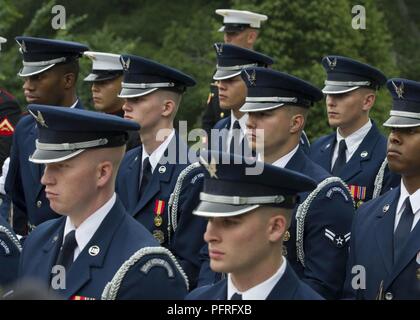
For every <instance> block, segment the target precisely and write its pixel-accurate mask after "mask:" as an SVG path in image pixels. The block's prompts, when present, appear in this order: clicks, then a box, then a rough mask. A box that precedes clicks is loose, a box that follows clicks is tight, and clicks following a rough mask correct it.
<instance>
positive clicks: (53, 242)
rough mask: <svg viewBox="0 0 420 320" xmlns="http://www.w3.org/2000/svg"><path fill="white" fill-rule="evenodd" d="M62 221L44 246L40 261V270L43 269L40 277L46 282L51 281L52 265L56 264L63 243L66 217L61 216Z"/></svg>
mask: <svg viewBox="0 0 420 320" xmlns="http://www.w3.org/2000/svg"><path fill="white" fill-rule="evenodd" d="M61 220H62V221H61V223H60V224H59V225H58V228H57V229H56V231H55V232H54V234H53V235H52V236H51V238H50V239H49V240H48V241H47V242H46V243H45V245H44V246H43V247H42V258H41V259H40V261H39V266H38V270H40V271H41V274H40V277H41V278H42V279H44V280H45V283H50V282H51V277H52V276H53V275H52V274H51V271H52V267H53V266H54V265H55V263H56V260H57V256H58V252H59V251H60V248H61V244H62V243H63V232H64V225H65V221H66V218H65V217H63V218H61Z"/></svg>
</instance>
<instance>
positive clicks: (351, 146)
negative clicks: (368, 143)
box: [331, 119, 372, 170]
mask: <svg viewBox="0 0 420 320" xmlns="http://www.w3.org/2000/svg"><path fill="white" fill-rule="evenodd" d="M370 128H372V121H371V120H370V119H369V121H368V122H366V124H365V125H364V126H363V127H361V128H360V129H359V130H357V131H355V132H353V133H352V134H351V135H349V136H348V137H347V138H343V136H342V135H341V134H340V130H339V129H338V128H337V132H336V135H337V138H336V139H337V143H336V144H335V146H334V153H333V156H332V159H331V170H332V168H333V167H334V164H335V160H337V158H338V147H339V145H340V142H341V140H343V139H344V140H345V141H346V146H347V149H346V162H348V161H349V160H350V159H351V157H352V156H353V154H354V153H355V152H356V150H357V148H359V146H360V144H361V143H362V141H363V139H364V138H365V137H366V135H367V134H368V133H369V130H370Z"/></svg>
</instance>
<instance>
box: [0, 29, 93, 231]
mask: <svg viewBox="0 0 420 320" xmlns="http://www.w3.org/2000/svg"><path fill="white" fill-rule="evenodd" d="M16 41H17V42H18V43H19V45H20V51H21V53H22V56H23V68H22V70H21V71H20V72H19V73H18V75H19V76H20V77H22V78H23V79H24V85H23V90H24V94H25V97H26V101H27V102H28V103H38V104H49V105H55V106H64V107H71V108H73V107H74V108H81V107H82V106H81V103H80V101H79V100H78V99H77V96H76V81H77V77H78V72H79V64H78V58H79V57H80V56H81V55H82V53H83V51H85V50H87V49H88V48H87V47H86V46H85V45H82V44H80V43H76V42H70V41H61V40H51V39H42V38H33V37H23V36H22V37H16ZM36 138H37V131H36V125H35V122H34V119H33V118H32V117H31V116H29V115H28V116H25V117H23V118H22V119H21V121H19V123H18V125H17V126H16V130H15V133H14V135H13V147H12V150H11V154H10V166H9V171H8V174H7V178H6V184H5V189H6V193H7V195H8V197H9V198H10V199H11V201H12V203H13V213H14V216H13V217H12V220H13V228H14V230H15V231H16V233H18V234H21V235H25V234H27V233H28V231H30V229H32V228H33V227H35V226H37V225H38V224H40V223H41V222H44V221H46V220H49V219H52V218H57V217H58V215H57V214H56V213H55V212H54V211H53V210H51V208H50V206H49V203H48V201H47V199H46V198H45V192H44V187H43V186H42V184H41V182H40V180H41V176H42V171H43V166H42V165H39V164H35V163H31V162H30V161H28V158H29V157H30V155H32V153H33V152H34V150H35V140H36ZM28 226H29V230H28Z"/></svg>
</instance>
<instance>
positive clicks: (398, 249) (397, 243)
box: [394, 197, 414, 263]
mask: <svg viewBox="0 0 420 320" xmlns="http://www.w3.org/2000/svg"><path fill="white" fill-rule="evenodd" d="M404 204H405V209H404V211H403V212H402V214H401V218H400V221H399V222H398V226H397V229H396V230H395V233H394V263H395V262H397V261H398V259H399V257H400V256H401V253H402V251H403V249H404V247H405V245H406V243H407V239H408V237H409V236H410V232H411V227H412V226H413V220H414V214H413V209H412V208H411V203H410V198H409V197H407V198H406V199H405V201H404Z"/></svg>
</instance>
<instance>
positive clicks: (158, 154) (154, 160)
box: [141, 129, 175, 173]
mask: <svg viewBox="0 0 420 320" xmlns="http://www.w3.org/2000/svg"><path fill="white" fill-rule="evenodd" d="M174 137H175V129H172V131H171V133H170V134H169V136H168V137H167V138H166V139H165V141H163V143H162V144H161V145H160V146H159V147H157V148H156V150H155V151H153V152H152V154H151V155H149V154H148V153H147V151H146V149H145V148H144V146H143V154H142V157H141V163H143V161H144V159H146V158H147V157H149V162H150V167H151V169H152V173H153V171H154V170H155V168H156V166H157V165H158V163H159V161H160V159H161V158H162V156H163V154H164V153H165V151H166V149H167V148H168V146H169V143H170V142H171V140H172V139H173V138H174ZM142 170H143V168H142Z"/></svg>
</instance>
